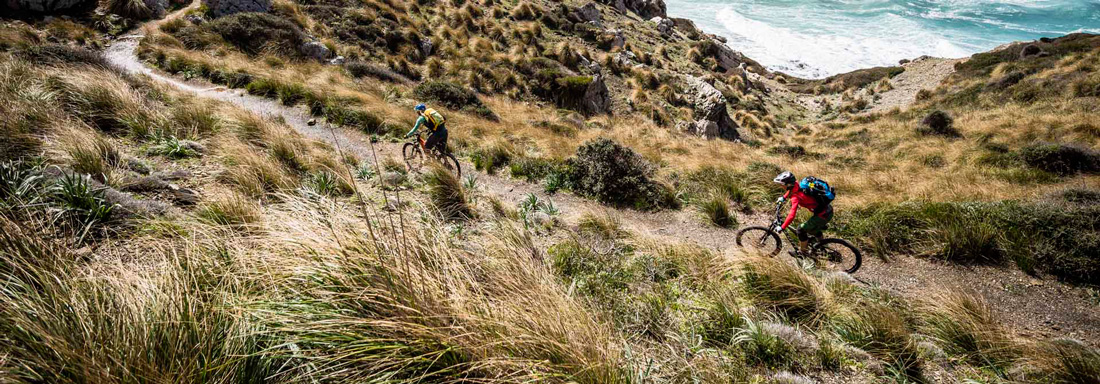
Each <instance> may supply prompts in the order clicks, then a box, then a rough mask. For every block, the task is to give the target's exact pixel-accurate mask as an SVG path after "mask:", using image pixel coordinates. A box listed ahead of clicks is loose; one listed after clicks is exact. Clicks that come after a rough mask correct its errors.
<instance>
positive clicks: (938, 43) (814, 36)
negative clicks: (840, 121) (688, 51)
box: [717, 7, 968, 78]
mask: <svg viewBox="0 0 1100 384" xmlns="http://www.w3.org/2000/svg"><path fill="white" fill-rule="evenodd" d="M717 19H718V21H719V22H721V23H722V25H723V26H724V27H725V31H723V32H724V34H725V35H727V36H728V37H729V38H730V39H731V42H730V45H732V46H734V47H736V49H738V50H742V51H744V53H745V54H746V55H748V56H749V57H751V58H753V59H755V60H757V61H760V63H761V64H764V65H765V66H768V67H769V68H773V69H775V70H779V71H782V72H787V73H789V74H792V75H795V76H800V77H811V78H820V77H825V76H828V75H831V74H836V73H843V72H849V71H853V70H856V69H860V68H867V67H875V66H885V65H895V64H897V62H898V61H899V60H901V59H906V58H913V57H917V56H921V55H932V56H939V57H961V56H965V55H967V54H968V50H967V49H966V48H964V47H960V46H958V45H956V44H954V43H953V42H951V41H949V40H947V39H944V38H940V37H937V36H935V35H932V34H928V33H924V32H922V31H920V30H917V29H916V28H915V27H914V26H912V25H908V24H910V23H909V22H908V21H907V20H905V19H902V18H899V17H888V19H889V22H890V23H891V24H893V26H892V27H889V28H898V29H908V30H910V31H911V32H910V33H909V34H904V35H884V34H882V33H880V32H881V31H853V32H852V33H847V34H841V33H836V31H829V30H821V29H816V30H794V29H791V28H782V27H776V26H773V25H770V24H768V23H765V22H761V21H756V20H752V19H750V18H747V17H745V16H744V15H742V14H740V13H738V12H737V11H735V10H733V8H732V7H725V8H723V9H722V10H721V11H720V12H719V13H718V16H717Z"/></svg>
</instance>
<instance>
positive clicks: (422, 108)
mask: <svg viewBox="0 0 1100 384" xmlns="http://www.w3.org/2000/svg"><path fill="white" fill-rule="evenodd" d="M413 110H414V111H417V112H424V111H426V110H428V106H427V105H424V104H417V105H416V107H413Z"/></svg>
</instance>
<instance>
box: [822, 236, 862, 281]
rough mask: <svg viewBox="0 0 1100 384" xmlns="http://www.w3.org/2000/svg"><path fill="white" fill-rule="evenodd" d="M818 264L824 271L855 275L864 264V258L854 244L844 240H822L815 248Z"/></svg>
mask: <svg viewBox="0 0 1100 384" xmlns="http://www.w3.org/2000/svg"><path fill="white" fill-rule="evenodd" d="M814 251H815V253H816V255H817V257H816V259H817V263H818V264H819V267H821V268H822V269H826V270H830V271H844V272H847V273H850V274H851V273H855V272H856V271H857V270H859V267H860V265H862V264H863V256H862V255H861V254H860V253H859V249H858V248H856V247H855V246H854V245H852V243H849V242H847V241H845V240H842V239H825V240H821V242H820V243H818V244H817V245H816V246H815V247H814Z"/></svg>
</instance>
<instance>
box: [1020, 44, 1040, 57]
mask: <svg viewBox="0 0 1100 384" xmlns="http://www.w3.org/2000/svg"><path fill="white" fill-rule="evenodd" d="M1042 53H1043V49H1042V48H1039V46H1038V45H1035V44H1028V45H1025V46H1024V47H1023V48H1021V49H1020V58H1021V59H1026V58H1028V57H1031V56H1040V55H1042Z"/></svg>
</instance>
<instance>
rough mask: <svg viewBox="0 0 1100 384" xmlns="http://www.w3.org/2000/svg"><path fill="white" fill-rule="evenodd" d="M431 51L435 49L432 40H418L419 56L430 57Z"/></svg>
mask: <svg viewBox="0 0 1100 384" xmlns="http://www.w3.org/2000/svg"><path fill="white" fill-rule="evenodd" d="M433 49H435V45H433V44H432V38H430V37H425V38H422V39H420V54H422V55H424V56H431V55H432V50H433Z"/></svg>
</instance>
